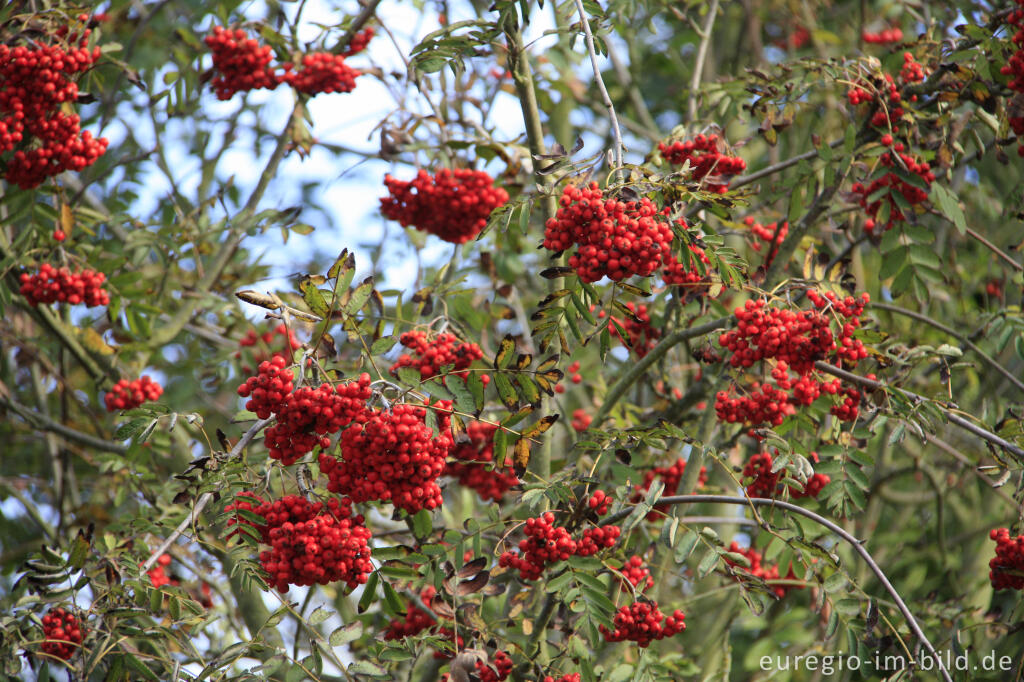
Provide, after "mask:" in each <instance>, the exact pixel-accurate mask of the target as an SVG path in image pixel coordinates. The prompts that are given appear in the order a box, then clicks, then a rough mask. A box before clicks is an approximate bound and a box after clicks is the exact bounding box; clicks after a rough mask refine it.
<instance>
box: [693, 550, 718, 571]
mask: <svg viewBox="0 0 1024 682" xmlns="http://www.w3.org/2000/svg"><path fill="white" fill-rule="evenodd" d="M717 565H718V552H717V551H716V550H715V549H714V548H712V549H709V550H708V552H707V554H705V555H704V558H703V559H701V560H700V564H699V565H698V566H697V577H698V578H706V577H707V576H708V574H710V573H711V571H713V570H715V566H717Z"/></svg>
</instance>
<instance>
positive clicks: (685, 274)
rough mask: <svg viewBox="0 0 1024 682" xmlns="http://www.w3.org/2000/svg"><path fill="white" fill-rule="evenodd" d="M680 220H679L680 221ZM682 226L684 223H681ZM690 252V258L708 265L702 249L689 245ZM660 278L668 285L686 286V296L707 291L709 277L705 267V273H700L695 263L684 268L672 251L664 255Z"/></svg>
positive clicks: (709, 262) (709, 261) (707, 259)
mask: <svg viewBox="0 0 1024 682" xmlns="http://www.w3.org/2000/svg"><path fill="white" fill-rule="evenodd" d="M680 222H681V221H680ZM682 224H683V225H684V226H685V224H686V223H684V222H683V223H682ZM689 249H690V253H691V254H692V258H695V259H697V260H698V261H700V262H701V263H703V264H704V265H710V264H711V260H710V259H709V258H708V257H707V254H705V253H704V249H702V248H700V247H698V246H694V245H692V244H691V245H690V246H689ZM661 276H662V279H664V280H665V284H666V285H668V286H672V285H675V286H681V287H685V288H686V290H687V291H686V296H696V295H699V294H704V293H706V292H707V289H708V283H709V281H710V280H709V278H708V276H707V269H706V268H705V274H701V272H700V270H698V269H697V266H696V265H691V266H690V268H689V269H687V268H686V266H685V265H683V263H682V262H681V261H680V260H679V259H678V258H676V255H675V254H673V253H670V254H668V255H667V256H666V257H665V267H664V269H663V270H662V271H661Z"/></svg>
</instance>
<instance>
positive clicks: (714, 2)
mask: <svg viewBox="0 0 1024 682" xmlns="http://www.w3.org/2000/svg"><path fill="white" fill-rule="evenodd" d="M579 1H580V0H576V2H577V3H578V2H579ZM717 14H718V0H711V6H710V7H708V16H707V19H706V20H705V21H704V28H703V29H701V31H700V45H699V46H698V47H697V59H696V61H694V63H693V76H692V77H691V78H690V95H689V98H688V99H689V103H688V108H689V114H690V123H693V122H694V121H696V120H697V88H699V87H700V79H701V76H702V75H703V73H704V61H705V60H706V59H707V57H708V48H709V47H711V32H712V29H713V28H714V27H715V16H716V15H717Z"/></svg>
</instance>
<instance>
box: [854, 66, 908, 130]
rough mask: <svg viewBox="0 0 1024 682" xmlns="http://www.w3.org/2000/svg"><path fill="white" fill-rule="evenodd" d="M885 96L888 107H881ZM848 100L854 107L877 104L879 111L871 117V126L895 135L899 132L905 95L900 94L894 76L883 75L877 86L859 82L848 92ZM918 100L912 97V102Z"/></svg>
mask: <svg viewBox="0 0 1024 682" xmlns="http://www.w3.org/2000/svg"><path fill="white" fill-rule="evenodd" d="M883 93H884V95H883ZM883 96H884V97H887V98H888V100H889V103H888V106H884V107H883V106H881V99H882V97H883ZM846 99H847V101H849V103H850V104H851V105H852V106H857V105H858V104H864V103H865V102H870V103H872V104H877V105H878V108H877V110H876V111H875V112H874V113H873V114H872V115H871V125H873V126H875V127H876V128H882V129H885V130H891V131H892V132H893V133H898V132H899V120H900V118H901V117H902V116H903V107H902V105H901V102H902V101H903V95H902V94H901V93H900V89H899V86H898V85H897V84H896V79H895V78H893V77H892V74H888V73H886V74H882V80H881V82H876V83H875V84H870V85H869V84H868V83H867V82H866V81H858V82H857V83H856V84H854V85H853V86H852V87H851V88H850V89H849V90H847V92H846ZM916 99H917V95H913V96H912V97H911V100H916Z"/></svg>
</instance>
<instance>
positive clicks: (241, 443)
mask: <svg viewBox="0 0 1024 682" xmlns="http://www.w3.org/2000/svg"><path fill="white" fill-rule="evenodd" d="M272 421H273V418H270V419H261V420H259V421H258V422H256V423H255V424H253V425H252V426H250V427H249V430H248V431H246V432H245V433H244V434H243V435H242V437H241V438H239V439H238V442H237V443H235V446H234V447H233V448H231V451H230V452H228V454H227V459H229V460H232V459H235V458H237V457H238V455H239V454H241V452H242V450H243V449H244V448H245V446H246V445H248V444H249V443H250V441H252V439H253V438H255V437H256V434H257V433H259V432H260V431H261V430H262V429H263V427H265V426H266V425H267V424H269V423H270V422H272ZM212 499H213V493H212V492H206V493H203V494H202V495H200V496H199V499H198V500H196V504H195V506H194V507H192V511H191V512H190V513H189V514H188V516H186V517H185V518H184V519H183V520H182V522H181V523H179V524H178V527H177V528H175V529H174V531H173V532H172V533H171V534H170V535H169V536H167V539H166V540H164V541H163V542H161V543H160V546H159V547H157V548H156V549H155V550H153V553H152V554H150V555H149V558H148V559H146V561H145V563H143V564H142V572H143V573H145V572H146V571H148V570H149V569H151V568H153V564H155V563H156V560H157V559H159V558H160V555H161V554H163V553H164V552H166V551H167V548H168V547H170V546H171V545H173V544H174V542H175V540H177V539H178V538H179V537H181V534H182V533H184V532H185V530H186V529H187V528H188V527H189V526H191V525H192V524H193V523H195V521H196V519H198V518H199V514H200V513H201V512H202V511H203V509H204V508H205V507H206V505H207V504H209V503H210V500H212Z"/></svg>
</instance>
